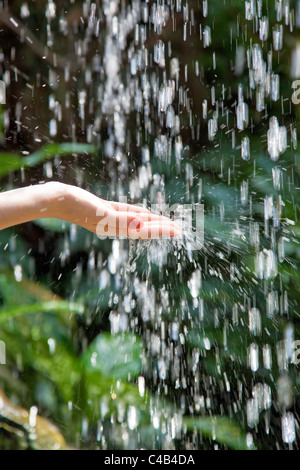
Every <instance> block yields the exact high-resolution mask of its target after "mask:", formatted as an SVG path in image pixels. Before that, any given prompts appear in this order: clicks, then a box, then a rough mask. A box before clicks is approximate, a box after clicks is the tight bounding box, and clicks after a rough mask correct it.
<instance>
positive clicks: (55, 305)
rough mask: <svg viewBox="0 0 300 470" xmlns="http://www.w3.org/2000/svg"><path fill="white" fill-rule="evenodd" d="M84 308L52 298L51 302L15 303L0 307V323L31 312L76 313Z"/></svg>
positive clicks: (81, 311) (80, 312)
mask: <svg viewBox="0 0 300 470" xmlns="http://www.w3.org/2000/svg"><path fill="white" fill-rule="evenodd" d="M83 311H84V308H83V306H82V305H81V304H78V303H76V302H67V301H64V300H53V301H51V302H38V303H34V304H28V305H16V306H15V307H2V308H1V309H0V323H2V322H5V321H7V320H8V319H10V318H15V317H19V316H22V315H28V314H33V313H43V312H47V313H57V312H67V313H77V314H82V313H83Z"/></svg>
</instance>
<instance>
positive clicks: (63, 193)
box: [37, 181, 70, 219]
mask: <svg viewBox="0 0 300 470" xmlns="http://www.w3.org/2000/svg"><path fill="white" fill-rule="evenodd" d="M68 188H69V186H68V185H67V184H64V183H60V182H58V181H53V182H49V183H45V184H42V185H38V186H37V190H38V191H39V206H40V210H39V212H40V218H57V219H63V218H65V215H66V212H67V209H66V208H67V206H68V200H69V199H70V191H69V189H68Z"/></svg>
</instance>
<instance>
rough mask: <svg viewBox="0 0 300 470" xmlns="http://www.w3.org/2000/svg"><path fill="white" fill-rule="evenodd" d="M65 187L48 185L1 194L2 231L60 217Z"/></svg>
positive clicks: (0, 221) (0, 217)
mask: <svg viewBox="0 0 300 470" xmlns="http://www.w3.org/2000/svg"><path fill="white" fill-rule="evenodd" d="M64 198H65V185H63V184H60V183H46V184H41V185H34V186H28V187H26V188H20V189H14V190H11V191H6V192H3V193H0V230H2V229H5V228H7V227H12V226H13V225H18V224H22V223H25V222H30V221H32V220H35V219H40V218H45V217H47V218H48V217H49V218H50V217H58V216H59V207H60V205H62V203H63V200H64Z"/></svg>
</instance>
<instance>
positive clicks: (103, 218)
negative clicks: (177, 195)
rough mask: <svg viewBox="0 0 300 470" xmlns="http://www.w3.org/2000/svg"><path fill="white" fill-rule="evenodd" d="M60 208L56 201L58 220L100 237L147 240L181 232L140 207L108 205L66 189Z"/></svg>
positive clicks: (102, 200) (118, 204)
mask: <svg viewBox="0 0 300 470" xmlns="http://www.w3.org/2000/svg"><path fill="white" fill-rule="evenodd" d="M65 190H66V196H65V198H64V199H63V200H62V199H61V198H59V199H60V200H61V201H62V202H63V204H59V201H57V209H58V213H57V217H58V218H62V219H64V220H67V221H69V222H72V223H74V224H76V225H80V226H82V227H84V228H86V229H87V230H90V231H91V232H94V233H96V234H97V235H98V236H99V237H100V238H103V237H125V238H131V239H139V240H147V239H155V238H162V237H176V236H179V235H180V230H179V228H178V227H177V226H176V224H175V223H174V222H172V221H171V220H170V219H169V218H167V217H164V216H160V215H157V214H153V213H151V212H150V211H149V210H148V209H145V208H143V207H140V206H136V205H132V204H125V203H118V202H111V201H106V200H104V199H101V198H98V197H97V196H95V195H93V194H91V193H89V192H88V191H85V190H83V189H81V188H77V187H74V186H67V185H65Z"/></svg>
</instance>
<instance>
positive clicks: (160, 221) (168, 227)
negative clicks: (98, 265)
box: [96, 205, 181, 240]
mask: <svg viewBox="0 0 300 470" xmlns="http://www.w3.org/2000/svg"><path fill="white" fill-rule="evenodd" d="M126 207H128V206H127V205H126ZM97 215H98V216H100V218H99V219H98V220H99V222H98V224H97V227H96V233H97V235H98V236H99V237H100V238H103V237H104V238H106V237H123V238H130V239H135V240H154V239H158V238H172V237H177V236H179V235H180V234H181V231H180V228H179V227H178V225H177V224H176V223H175V222H174V221H172V220H170V219H169V218H168V217H164V216H161V215H158V214H152V213H150V212H146V213H144V212H139V213H136V212H129V211H121V210H119V211H116V210H106V208H105V210H104V211H103V212H102V211H98V212H97Z"/></svg>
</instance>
